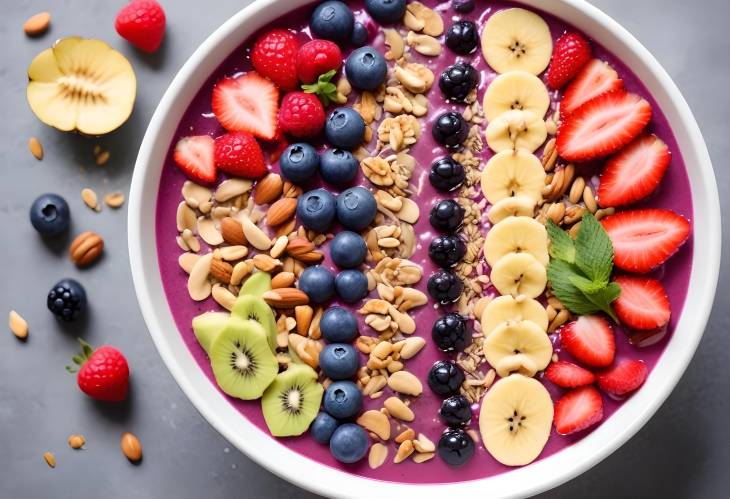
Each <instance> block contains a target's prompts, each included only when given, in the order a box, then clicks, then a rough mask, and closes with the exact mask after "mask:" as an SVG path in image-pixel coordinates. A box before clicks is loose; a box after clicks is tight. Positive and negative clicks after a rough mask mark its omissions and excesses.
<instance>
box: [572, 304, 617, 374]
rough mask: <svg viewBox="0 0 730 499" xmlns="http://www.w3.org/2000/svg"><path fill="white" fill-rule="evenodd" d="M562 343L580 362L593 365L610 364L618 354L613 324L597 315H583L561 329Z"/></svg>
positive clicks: (602, 365)
mask: <svg viewBox="0 0 730 499" xmlns="http://www.w3.org/2000/svg"><path fill="white" fill-rule="evenodd" d="M560 344H561V345H562V347H563V348H564V349H565V350H567V351H568V353H569V354H570V355H572V356H573V357H575V358H576V360H578V361H579V362H581V363H583V364H586V365H588V366H592V367H606V366H610V365H611V363H612V362H613V358H614V356H615V354H616V339H615V337H614V333H613V329H612V328H611V325H610V324H609V323H608V321H606V319H604V318H603V317H599V316H597V315H581V316H580V317H578V319H576V320H574V321H573V322H570V323H568V324H566V325H565V326H564V327H563V329H561V330H560Z"/></svg>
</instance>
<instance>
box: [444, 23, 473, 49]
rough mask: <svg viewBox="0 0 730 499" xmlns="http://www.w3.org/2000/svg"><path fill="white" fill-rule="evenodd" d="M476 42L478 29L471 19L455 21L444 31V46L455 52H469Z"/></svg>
mask: <svg viewBox="0 0 730 499" xmlns="http://www.w3.org/2000/svg"><path fill="white" fill-rule="evenodd" d="M478 43H479V31H478V30H477V25H476V24H474V23H473V22H472V21H457V22H455V23H454V24H453V25H452V26H451V27H450V28H449V30H448V31H447V32H446V46H447V47H449V48H450V49H451V50H453V51H454V52H456V53H457V54H462V55H467V54H471V53H472V52H474V51H475V50H476V48H477V45H478Z"/></svg>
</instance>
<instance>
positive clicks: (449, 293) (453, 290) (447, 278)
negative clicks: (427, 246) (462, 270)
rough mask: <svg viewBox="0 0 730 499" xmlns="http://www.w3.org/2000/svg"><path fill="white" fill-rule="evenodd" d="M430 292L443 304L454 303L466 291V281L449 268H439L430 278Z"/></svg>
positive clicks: (427, 285)
mask: <svg viewBox="0 0 730 499" xmlns="http://www.w3.org/2000/svg"><path fill="white" fill-rule="evenodd" d="M426 288H427V289H428V294H429V295H431V298H433V299H434V300H436V301H437V302H438V303H439V304H441V305H446V304H449V303H453V302H455V301H456V300H458V299H459V296H461V292H462V291H464V283H463V282H462V281H461V279H459V278H458V277H457V276H456V274H454V273H453V272H451V271H448V270H437V271H436V272H434V273H433V274H432V275H431V277H429V278H428V283H427V284H426Z"/></svg>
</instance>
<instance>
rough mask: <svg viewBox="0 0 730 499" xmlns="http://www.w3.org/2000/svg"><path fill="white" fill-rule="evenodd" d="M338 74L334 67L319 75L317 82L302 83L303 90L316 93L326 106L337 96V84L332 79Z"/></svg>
mask: <svg viewBox="0 0 730 499" xmlns="http://www.w3.org/2000/svg"><path fill="white" fill-rule="evenodd" d="M336 74H337V71H335V70H334V69H333V70H331V71H327V72H326V73H324V74H321V75H319V78H317V82H316V83H310V84H307V85H302V90H304V91H305V92H306V93H308V94H315V95H316V96H317V97H319V100H321V101H322V105H324V106H326V105H328V104H329V103H330V102H334V101H335V99H336V98H337V86H336V85H335V84H334V83H331V81H330V80H332V77H333V76H335V75H336Z"/></svg>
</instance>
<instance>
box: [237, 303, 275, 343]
mask: <svg viewBox="0 0 730 499" xmlns="http://www.w3.org/2000/svg"><path fill="white" fill-rule="evenodd" d="M231 315H232V316H234V317H239V318H241V319H245V320H250V321H256V322H258V323H259V324H261V325H262V326H263V327H264V330H265V331H266V335H267V339H268V341H269V347H271V351H272V352H275V351H276V335H277V334H278V332H279V329H278V328H277V327H276V319H275V318H274V312H272V311H271V307H270V306H269V304H268V303H266V302H265V301H264V300H262V299H261V298H259V297H258V296H253V295H239V297H238V298H236V303H234V305H233V311H232V312H231Z"/></svg>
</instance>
